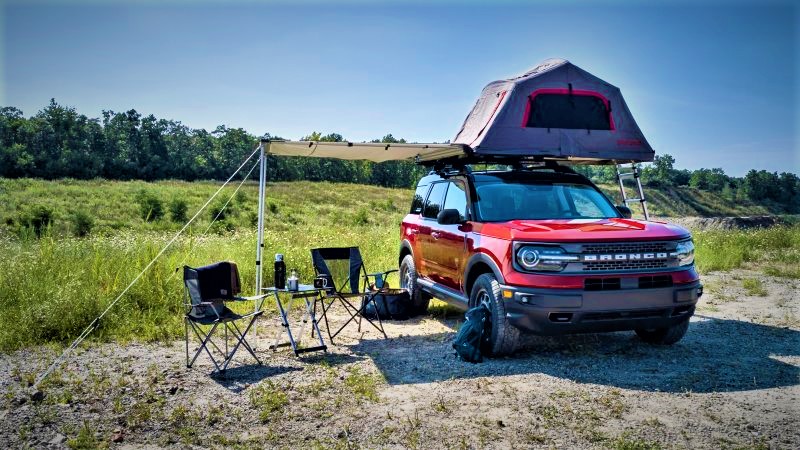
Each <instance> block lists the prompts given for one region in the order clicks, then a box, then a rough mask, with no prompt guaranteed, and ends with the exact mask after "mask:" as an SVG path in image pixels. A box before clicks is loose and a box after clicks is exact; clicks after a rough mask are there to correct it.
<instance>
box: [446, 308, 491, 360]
mask: <svg viewBox="0 0 800 450" xmlns="http://www.w3.org/2000/svg"><path fill="white" fill-rule="evenodd" d="M491 314H492V312H491V311H489V308H487V307H486V305H483V304H481V305H480V306H476V307H475V308H472V309H470V310H469V311H467V313H466V314H465V315H464V316H465V318H466V321H465V322H464V324H463V325H461V328H459V329H458V333H457V334H456V339H455V340H454V341H453V348H454V349H456V355H458V357H459V358H461V359H463V360H464V361H467V362H471V363H479V362H483V355H482V354H481V348H486V345H487V344H488V342H489V336H490V335H491V329H490V326H491V325H490V317H491Z"/></svg>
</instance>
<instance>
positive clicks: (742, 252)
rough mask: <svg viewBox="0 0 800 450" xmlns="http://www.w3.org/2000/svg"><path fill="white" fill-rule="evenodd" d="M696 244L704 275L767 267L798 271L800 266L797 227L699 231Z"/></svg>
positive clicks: (776, 271)
mask: <svg viewBox="0 0 800 450" xmlns="http://www.w3.org/2000/svg"><path fill="white" fill-rule="evenodd" d="M694 240H695V245H696V247H697V248H696V253H695V261H696V263H697V267H698V269H699V270H700V271H701V272H710V271H715V270H731V269H736V268H740V267H744V268H757V267H759V266H761V265H764V264H769V265H768V266H767V267H773V268H776V267H777V268H780V267H781V266H780V265H786V266H787V268H788V267H795V268H796V267H797V265H798V264H800V226H798V225H794V226H790V227H788V226H779V227H772V228H767V229H756V230H709V231H699V232H696V233H694ZM787 271H788V269H787ZM795 271H796V269H795ZM788 273H791V272H790V271H789V272H788ZM773 274H774V275H778V276H780V270H779V269H776V270H774V271H773Z"/></svg>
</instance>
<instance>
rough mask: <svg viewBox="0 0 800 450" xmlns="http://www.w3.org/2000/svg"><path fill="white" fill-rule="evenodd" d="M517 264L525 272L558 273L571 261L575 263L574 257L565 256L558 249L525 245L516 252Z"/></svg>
mask: <svg viewBox="0 0 800 450" xmlns="http://www.w3.org/2000/svg"><path fill="white" fill-rule="evenodd" d="M516 258H517V264H519V265H520V267H522V268H523V269H525V270H529V271H542V272H559V271H561V270H563V269H564V267H566V265H567V264H568V263H570V262H571V261H577V260H578V257H577V256H575V255H567V254H566V253H565V252H564V250H563V249H561V248H559V247H538V246H531V245H525V246H522V247H520V248H519V249H518V250H517V256H516Z"/></svg>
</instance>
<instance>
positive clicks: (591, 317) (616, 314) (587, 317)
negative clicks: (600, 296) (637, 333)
mask: <svg viewBox="0 0 800 450" xmlns="http://www.w3.org/2000/svg"><path fill="white" fill-rule="evenodd" d="M666 313H667V310H664V309H640V310H636V311H608V312H593V313H586V314H584V315H583V321H584V322H595V321H601V320H626V319H649V318H655V317H664V316H665V315H666Z"/></svg>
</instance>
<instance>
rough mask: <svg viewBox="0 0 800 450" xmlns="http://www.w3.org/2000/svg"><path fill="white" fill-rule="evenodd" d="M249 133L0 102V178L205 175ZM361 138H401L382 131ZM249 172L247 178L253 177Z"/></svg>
mask: <svg viewBox="0 0 800 450" xmlns="http://www.w3.org/2000/svg"><path fill="white" fill-rule="evenodd" d="M259 138H274V139H280V137H278V136H274V135H270V134H269V133H265V134H264V135H262V136H254V135H252V134H250V133H248V132H246V131H245V130H244V129H242V128H229V127H226V126H224V125H220V126H218V127H217V128H216V129H214V130H213V131H211V132H209V131H206V130H205V129H194V128H190V127H188V126H186V125H183V124H182V123H181V122H179V121H175V120H166V119H158V118H156V117H155V116H153V115H152V114H150V115H147V116H142V115H141V114H140V113H138V112H137V111H136V110H133V109H131V110H129V111H126V112H114V111H103V113H102V117H101V118H89V117H87V116H85V115H83V114H79V113H78V112H77V111H76V110H75V108H73V107H67V106H62V105H59V104H58V103H56V101H55V100H51V101H50V104H49V105H47V106H46V107H45V108H43V109H42V110H41V111H39V112H37V113H36V114H35V115H33V116H31V117H29V118H26V117H25V116H24V115H23V112H22V111H20V110H19V109H17V108H14V107H2V108H0V177H8V178H19V177H35V178H46V179H55V178H78V179H91V178H98V177H99V178H106V179H113V180H129V179H141V180H160V179H182V180H189V181H191V180H198V179H215V180H223V179H226V178H228V177H229V176H230V174H231V173H233V171H234V170H236V168H237V167H238V166H239V164H241V162H242V160H244V158H246V157H247V155H249V154H250V153H251V152H252V151H253V149H254V148H255V145H256V142H257V141H258V139H259ZM301 140H316V141H330V142H339V141H344V140H345V139H344V137H343V136H342V135H340V134H337V133H331V134H328V135H322V134H320V133H318V132H314V133H311V134H310V135H308V136H305V137H303V138H301ZM371 142H387V143H402V142H406V141H405V140H404V139H397V138H395V137H394V136H392V135H391V134H388V135H386V136H383V137H382V138H380V139H375V140H373V141H371ZM267 170H268V177H269V179H270V180H273V181H295V180H312V181H342V182H352V183H365V184H376V185H380V186H387V187H411V186H413V185H414V183H416V181H417V180H418V179H419V177H420V176H422V174H423V173H424V172H425V169H424V168H422V167H419V166H417V165H415V164H414V163H412V162H406V161H389V162H385V163H373V162H369V161H343V160H337V159H326V158H294V157H293V158H285V157H276V156H273V155H270V156H269V161H268V167H267ZM578 171H580V172H582V173H583V174H584V175H587V176H589V177H590V178H592V179H593V180H594V181H595V182H599V183H613V182H615V181H616V175H615V172H614V168H613V167H611V166H579V167H578ZM256 176H257V174H256V173H253V174H252V175H251V177H253V178H255V177H256ZM642 179H643V181H644V182H645V184H647V185H649V186H652V187H658V188H670V187H678V186H689V187H693V188H697V189H702V190H706V191H712V192H718V193H720V194H721V195H724V196H727V197H728V198H734V199H750V200H754V201H769V202H774V203H777V204H780V205H783V206H784V208H785V209H786V210H787V211H788V212H800V179H799V178H798V176H797V175H796V174H793V173H789V172H783V173H780V174H779V173H777V172H768V171H766V170H750V171H749V172H748V173H747V174H746V175H745V176H744V177H733V176H729V175H727V174H725V172H724V171H723V170H722V169H720V168H712V169H705V168H703V169H698V170H687V169H676V168H675V158H673V157H672V156H670V155H667V154H665V155H659V156H656V158H655V161H654V162H653V163H652V164H647V165H645V166H644V168H643V171H642Z"/></svg>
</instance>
